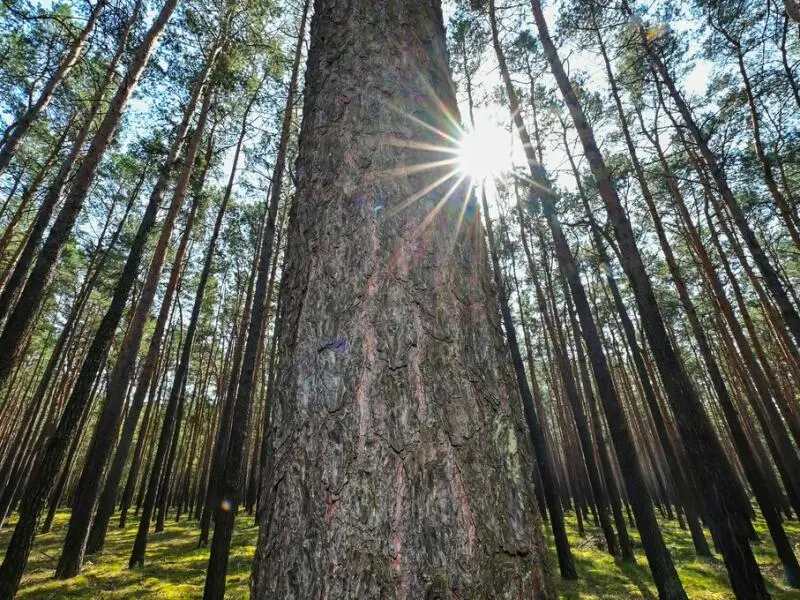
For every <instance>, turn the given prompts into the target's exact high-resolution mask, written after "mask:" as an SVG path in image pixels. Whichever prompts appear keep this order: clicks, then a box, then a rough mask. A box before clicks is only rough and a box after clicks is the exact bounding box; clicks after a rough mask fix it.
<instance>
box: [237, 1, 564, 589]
mask: <svg viewBox="0 0 800 600" xmlns="http://www.w3.org/2000/svg"><path fill="white" fill-rule="evenodd" d="M311 40H312V41H311V52H310V56H309V69H308V75H307V78H308V79H307V89H306V98H305V115H304V117H305V118H304V126H303V131H302V134H301V139H300V155H299V159H298V165H299V169H298V171H299V172H298V175H299V177H298V195H297V199H296V203H295V209H294V211H293V214H292V216H291V218H290V231H289V236H290V237H289V246H288V254H287V256H288V258H287V267H286V277H285V279H284V282H285V289H284V294H285V295H286V296H285V302H283V304H282V306H283V316H282V327H281V340H280V343H279V351H281V352H282V353H283V358H282V363H281V364H282V368H281V372H280V375H279V379H280V381H279V385H278V387H277V389H278V390H279V393H278V395H277V398H276V404H275V406H274V408H273V413H272V416H273V423H272V425H271V427H270V430H269V432H268V435H269V436H270V452H269V455H268V460H267V464H266V465H265V469H264V477H265V481H264V486H263V498H262V502H261V503H260V510H261V511H263V514H262V518H261V532H260V536H259V543H258V548H257V553H256V560H255V564H254V566H253V582H252V586H253V588H252V589H253V595H254V597H256V598H268V597H269V598H272V597H292V598H312V597H313V598H317V597H320V596H322V597H326V596H327V597H334V598H344V597H398V598H426V597H427V598H437V597H446V595H450V594H451V595H454V596H460V597H512V596H513V597H517V596H519V597H526V598H541V597H550V596H551V591H550V590H551V584H550V575H549V573H548V572H547V569H546V567H545V566H544V547H543V544H542V537H541V532H540V529H539V521H538V511H537V510H536V506H535V496H534V492H533V486H532V485H531V481H532V480H531V477H530V473H531V469H532V464H531V460H530V455H529V451H528V448H527V443H526V442H525V435H524V433H523V432H524V429H523V428H522V416H521V411H520V403H519V399H518V398H517V394H516V389H515V386H514V385H513V383H512V382H513V380H512V377H513V376H512V375H511V373H510V370H509V365H508V357H507V354H506V351H505V350H504V348H503V345H502V340H501V337H500V336H501V334H500V331H499V329H498V326H497V323H496V319H497V315H498V314H499V311H498V308H497V305H496V302H495V301H494V299H493V297H492V295H493V292H492V290H491V281H490V278H489V272H488V264H487V262H486V249H485V246H484V244H483V240H482V231H481V227H480V223H479V222H478V221H476V219H475V218H476V213H477V207H476V206H475V205H474V203H473V201H472V200H469V199H468V189H467V187H466V186H465V185H463V184H461V185H460V186H459V185H457V181H456V180H457V179H458V177H457V175H456V174H455V172H451V181H443V180H442V178H443V177H444V178H445V179H446V178H447V173H445V170H449V169H450V166H448V165H445V166H441V165H440V166H439V167H438V168H431V169H429V170H427V171H422V172H413V171H412V172H406V171H405V170H404V169H403V167H404V166H408V165H413V164H415V163H421V162H429V161H433V162H436V161H441V160H446V159H447V157H448V156H452V152H453V151H454V150H455V149H454V148H453V149H451V150H450V151H448V150H446V149H444V150H442V151H425V150H423V149H420V148H416V149H415V148H413V147H414V146H416V145H417V143H419V144H422V145H423V146H427V145H429V144H434V145H441V144H442V143H443V142H444V141H445V140H444V138H443V137H441V136H440V135H438V134H437V133H435V132H434V131H433V130H432V129H430V128H428V127H426V125H430V126H431V127H433V128H435V129H437V130H440V131H442V133H446V134H447V135H453V134H454V133H455V132H454V127H453V126H452V123H451V122H450V121H449V119H450V118H452V117H453V116H455V115H456V114H457V108H456V102H455V98H454V94H453V90H452V84H451V81H450V77H449V74H448V68H447V58H446V51H445V43H444V27H443V23H442V16H441V12H440V8H439V3H438V2H431V3H419V2H412V1H411V0H382V1H378V2H375V1H370V2H366V1H364V0H358V1H356V2H353V3H347V4H345V3H339V2H332V1H330V0H318V1H317V2H316V5H315V13H314V20H313V23H312V35H311ZM400 140H403V142H401V141H400ZM404 142H405V143H406V145H407V146H412V148H411V149H409V150H407V151H403V150H400V149H399V148H398V145H399V144H402V143H404ZM450 164H451V165H452V162H450ZM396 169H399V171H395V170H396ZM381 172H383V173H387V172H394V173H395V175H394V176H384V177H378V176H376V175H377V174H378V173H381ZM437 180H440V185H439V186H438V187H437V186H436V181H437ZM454 184H455V185H454ZM434 220H435V221H434Z"/></svg>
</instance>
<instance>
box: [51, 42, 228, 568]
mask: <svg viewBox="0 0 800 600" xmlns="http://www.w3.org/2000/svg"><path fill="white" fill-rule="evenodd" d="M214 56H215V54H212V59H209V61H208V62H211V63H213V57H214ZM211 68H212V67H210V66H207V68H206V69H205V71H204V72H203V74H202V76H201V78H200V81H199V84H198V88H199V89H200V90H205V85H204V83H205V80H206V78H207V75H208V72H209V71H210V69H211ZM204 94H205V97H204V100H203V106H202V108H201V110H200V114H199V116H198V123H197V127H196V129H195V132H194V133H193V135H192V137H191V139H190V141H189V143H188V146H187V149H186V156H185V159H184V165H183V168H182V169H181V174H180V177H179V178H178V181H177V184H176V187H175V191H174V193H173V197H172V202H171V204H170V206H169V210H168V211H167V214H166V216H165V217H164V221H163V225H162V228H161V233H160V235H159V239H158V241H157V243H156V247H155V250H154V253H153V258H152V260H151V263H150V268H149V270H148V273H147V277H146V279H145V282H144V285H143V287H142V292H141V294H140V297H139V301H138V303H137V304H136V309H135V310H134V314H133V316H132V318H131V322H130V326H129V327H128V330H127V332H126V334H125V337H124V339H123V341H122V344H121V351H120V355H119V357H118V358H117V362H116V364H115V366H114V368H113V369H112V371H111V375H110V377H109V383H108V386H107V389H106V401H105V404H104V405H103V407H102V410H101V412H100V415H99V416H98V419H97V424H96V425H95V433H94V436H93V438H92V441H91V444H90V446H89V451H88V453H87V459H86V463H85V464H84V467H83V472H82V473H81V478H80V480H79V482H78V487H77V490H76V494H75V502H74V503H73V505H72V513H71V516H70V522H69V527H68V529H67V535H66V537H65V539H64V545H63V548H62V552H61V558H60V559H59V563H58V566H57V567H56V577H57V578H59V579H68V578H70V577H74V576H76V575H77V574H78V573H79V572H80V568H81V564H82V563H83V555H84V552H85V550H86V540H87V537H88V535H89V527H90V525H91V517H92V513H93V511H94V509H95V506H96V504H97V499H98V495H99V493H100V486H101V484H102V477H103V473H104V471H105V467H106V462H107V460H108V457H109V454H111V451H112V450H113V447H114V444H115V443H116V441H117V433H118V431H119V426H120V419H121V418H122V408H123V405H124V401H125V391H126V389H127V388H128V385H129V383H130V379H131V377H132V376H133V371H134V367H135V364H136V356H137V355H138V353H139V347H140V345H141V341H142V336H143V335H144V327H145V324H146V322H147V318H148V316H149V314H150V307H151V305H152V303H153V298H154V297H155V294H156V289H157V287H158V283H159V281H160V279H161V272H162V270H163V266H164V261H165V259H166V254H167V249H168V247H169V240H170V237H171V235H172V229H173V227H174V225H175V220H176V219H177V217H178V212H179V210H180V207H181V205H182V204H183V200H184V198H185V197H186V190H187V189H188V186H189V178H190V176H191V173H192V170H193V168H194V163H195V158H196V157H197V151H198V149H199V147H200V142H201V140H202V137H203V130H204V128H205V123H206V120H207V118H208V113H209V110H210V107H211V92H210V90H205V92H204ZM190 106H191V104H190ZM198 202H199V200H198V198H197V196H195V198H194V202H193V205H192V208H191V210H190V212H189V215H188V218H187V222H186V227H185V229H184V233H183V238H182V239H181V242H180V244H179V247H178V251H177V255H176V257H175V261H176V262H177V263H181V262H182V261H183V255H184V253H185V252H186V247H187V246H188V243H189V237H190V236H191V231H192V227H193V224H194V218H195V215H196V214H197V203H198ZM176 282H177V276H176V277H175V281H172V282H171V283H173V284H174V283H176Z"/></svg>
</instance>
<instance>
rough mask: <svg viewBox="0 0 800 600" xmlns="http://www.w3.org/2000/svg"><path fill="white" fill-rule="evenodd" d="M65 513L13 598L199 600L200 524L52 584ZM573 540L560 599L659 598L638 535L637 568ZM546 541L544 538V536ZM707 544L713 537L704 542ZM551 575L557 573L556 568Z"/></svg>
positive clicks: (699, 586)
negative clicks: (141, 554)
mask: <svg viewBox="0 0 800 600" xmlns="http://www.w3.org/2000/svg"><path fill="white" fill-rule="evenodd" d="M68 516H69V514H68V512H66V511H62V512H59V513H58V515H57V516H56V520H55V522H54V525H53V531H52V532H51V533H48V534H46V535H40V536H38V537H37V539H36V545H35V547H34V550H33V553H32V554H31V557H30V561H29V563H28V569H27V571H26V573H25V576H24V578H23V580H22V587H21V588H20V592H19V594H18V598H19V599H20V600H24V599H27V600H33V599H36V600H39V599H47V598H54V599H61V598H71V599H72V598H83V599H87V600H88V599H92V600H100V599H103V600H104V599H108V598H159V599H160V598H164V599H178V598H198V597H200V596H202V592H203V581H204V579H205V569H206V562H207V560H208V549H206V548H197V547H196V546H197V523H196V522H187V521H182V522H181V523H177V524H176V523H174V522H170V523H168V524H167V529H166V531H164V532H163V533H160V534H151V535H150V541H149V544H148V548H147V557H146V562H145V566H144V567H143V568H142V569H136V570H133V571H132V570H129V569H128V568H127V562H128V556H129V553H130V549H131V546H132V545H133V538H134V536H135V535H136V524H137V521H136V519H135V518H132V519H131V520H130V523H129V525H128V527H127V528H126V529H125V530H119V529H117V528H115V527H114V528H112V529H110V530H109V532H108V537H107V540H106V547H105V550H104V551H103V552H102V553H101V554H98V555H97V556H92V557H89V558H88V559H87V561H86V563H85V564H84V568H83V572H82V573H81V575H80V576H79V577H76V578H74V579H71V580H69V581H68V582H64V581H58V580H55V579H53V578H52V575H53V571H54V569H55V566H56V559H57V558H58V554H59V552H60V551H61V545H60V543H61V540H62V539H63V536H64V532H65V529H66V526H67V522H68ZM13 526H14V521H13V520H12V521H11V522H10V523H9V524H8V526H7V527H6V528H4V529H3V531H2V532H0V545H1V546H0V547H1V548H2V549H3V550H4V549H5V546H6V544H7V543H8V538H9V537H10V535H11V531H12V529H13ZM662 526H663V531H664V536H665V539H666V541H667V544H668V546H669V548H670V550H671V552H672V556H673V557H674V559H675V562H676V564H677V567H678V570H679V572H680V576H681V580H682V581H683V584H684V586H685V588H686V592H687V594H688V595H689V598H691V599H692V600H728V599H732V598H733V594H732V593H731V591H730V588H729V587H728V578H727V575H726V573H725V567H724V565H723V564H722V562H721V561H720V560H719V559H716V558H715V559H711V560H704V559H697V558H695V557H694V553H693V550H692V543H691V538H690V536H689V533H688V532H687V531H681V530H680V529H679V528H678V525H677V523H676V522H675V521H668V522H663V523H662ZM567 527H568V531H569V534H570V541H571V543H572V546H573V553H574V556H575V561H576V566H577V569H578V573H579V575H580V579H579V580H578V581H577V582H563V581H561V580H559V581H558V582H557V583H558V589H559V596H560V598H562V599H565V600H576V599H581V600H595V599H605V598H625V599H626V600H627V599H646V600H656V599H657V597H658V595H657V593H656V589H655V586H654V585H653V581H652V579H651V577H650V571H649V570H648V568H647V561H646V559H645V557H644V553H643V551H642V549H641V546H640V544H639V539H638V536H637V535H636V533H635V532H632V534H633V536H634V542H635V544H636V556H637V561H636V564H626V563H622V562H621V561H619V560H615V559H614V558H612V557H611V556H609V555H608V554H607V553H605V552H603V551H602V550H600V549H598V548H597V547H596V541H597V540H598V539H600V537H599V536H600V532H599V530H597V529H595V528H593V527H591V526H589V527H587V537H586V538H580V537H578V535H577V530H576V527H575V521H574V518H573V517H572V516H570V517H568V519H567ZM756 529H757V531H758V533H759V535H760V536H761V538H762V540H763V541H762V542H761V543H759V544H754V546H753V548H754V550H755V552H756V556H757V558H758V561H759V564H760V565H761V567H762V571H763V572H764V575H765V576H766V577H767V581H768V584H769V587H770V592H771V593H772V597H773V598H774V599H775V600H791V599H793V598H795V599H796V598H798V597H800V594H798V592H797V590H790V588H788V587H787V586H786V585H785V584H784V583H783V581H782V571H781V567H780V564H779V563H778V559H777V557H776V556H775V551H774V549H773V548H772V545H771V544H770V541H769V535H768V533H767V531H766V525H765V524H764V522H763V521H762V520H759V521H758V522H756ZM786 529H787V532H788V533H789V535H790V537H791V539H792V542H793V543H794V544H795V548H796V551H797V552H798V553H800V548H798V547H797V544H798V542H799V541H800V525H799V524H798V523H797V522H796V521H790V522H787V523H786ZM545 534H546V535H547V532H546V533H545ZM256 536H257V528H256V527H255V526H254V525H253V519H252V518H251V517H247V516H241V517H240V518H239V519H238V520H237V532H236V533H235V535H234V539H233V547H232V552H231V559H230V564H229V568H228V588H227V594H226V598H231V599H236V598H247V597H248V587H247V583H248V578H249V576H250V560H251V558H252V556H253V552H254V551H255V543H256ZM709 539H710V538H709ZM550 553H551V561H552V563H553V565H555V550H554V549H553V547H552V545H551V548H550ZM554 568H555V566H554Z"/></svg>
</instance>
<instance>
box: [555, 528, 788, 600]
mask: <svg viewBox="0 0 800 600" xmlns="http://www.w3.org/2000/svg"><path fill="white" fill-rule="evenodd" d="M784 526H785V528H786V531H787V533H788V534H789V536H790V539H791V541H792V543H793V544H794V546H795V552H796V553H798V554H799V555H800V548H799V547H798V542H799V541H800V524H798V522H797V521H787V522H786V523H785V524H784ZM755 528H756V531H757V532H758V534H759V537H760V538H761V540H762V541H761V542H760V543H757V544H753V551H754V552H755V554H756V559H757V560H758V563H759V565H761V571H762V573H763V574H764V576H765V578H766V579H767V585H768V587H769V591H770V593H771V594H772V597H773V598H774V600H792V599H794V600H797V598H798V597H800V592H798V590H792V589H791V588H790V587H788V586H787V585H786V584H785V583H784V582H783V569H782V567H781V565H780V562H779V561H778V557H777V556H776V554H775V549H774V548H773V547H772V543H771V540H770V538H769V533H768V532H767V526H766V524H765V523H764V521H763V519H758V520H757V521H756V522H755ZM661 529H662V532H663V534H664V539H665V541H666V543H667V546H668V547H669V549H670V553H671V554H672V558H673V560H674V561H675V565H676V567H677V568H678V573H679V575H680V578H681V581H682V582H683V586H684V588H685V589H686V593H687V595H688V596H689V598H691V600H733V598H734V595H733V592H732V591H731V589H730V585H729V582H728V574H727V572H726V571H725V565H724V564H723V562H722V559H721V558H720V557H719V555H715V557H714V558H712V559H703V558H697V557H696V556H695V555H694V547H693V545H692V539H691V536H690V535H689V532H688V530H686V531H682V530H681V529H680V528H679V527H678V523H677V521H662V522H661ZM567 530H568V533H569V536H570V542H571V544H572V548H573V556H574V557H575V567H576V568H577V570H578V576H579V577H580V579H579V580H578V581H577V582H566V581H561V580H559V581H558V590H559V597H560V598H563V599H566V600H576V599H578V598H580V599H581V600H595V599H605V598H626V599H629V598H630V599H644V600H657V599H658V592H657V590H656V586H655V584H654V583H653V579H652V577H651V575H650V570H649V569H648V567H647V558H646V557H645V555H644V550H643V549H642V547H641V542H640V540H639V535H638V532H636V531H635V530H634V529H629V532H630V534H631V536H632V537H633V542H634V546H635V553H636V564H630V563H624V562H622V561H621V560H618V559H615V558H613V557H612V556H610V555H609V554H608V553H606V552H605V551H602V550H599V549H598V548H597V543H596V540H599V539H601V536H602V534H601V532H600V531H599V529H596V528H593V527H587V530H586V533H587V536H586V538H585V539H582V538H580V537H578V534H577V526H576V523H575V519H574V515H569V516H568V517H567ZM547 534H548V532H545V535H546V536H547ZM706 539H707V540H708V543H709V545H710V544H711V535H710V534H709V533H708V531H706ZM550 554H551V557H552V561H553V565H554V567H553V568H554V569H555V572H556V573H557V571H558V569H557V566H556V562H555V547H554V546H553V544H552V539H550Z"/></svg>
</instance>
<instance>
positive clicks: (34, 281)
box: [0, 0, 178, 600]
mask: <svg viewBox="0 0 800 600" xmlns="http://www.w3.org/2000/svg"><path fill="white" fill-rule="evenodd" d="M177 4H178V0H166V2H165V3H164V5H163V6H162V7H161V11H160V12H159V14H158V15H157V17H156V19H155V21H154V22H153V24H152V25H151V26H150V29H149V30H148V32H147V34H146V36H145V38H144V40H143V41H142V43H141V44H140V45H139V47H138V49H137V50H136V53H135V55H134V56H133V58H132V60H131V62H130V64H129V66H128V71H127V73H126V74H125V77H124V78H123V80H122V82H121V83H120V86H119V87H118V88H117V91H116V93H115V94H114V97H113V98H112V100H111V103H110V105H109V108H108V111H107V112H106V114H105V116H104V117H103V121H102V122H101V123H100V126H99V127H98V129H97V131H96V132H95V135H94V138H93V139H92V142H91V144H90V145H89V149H88V151H87V152H86V155H85V156H84V158H83V161H82V162H81V165H80V167H79V168H78V170H77V172H76V173H75V176H74V177H73V180H72V185H71V187H70V191H69V193H68V194H67V197H66V200H65V201H64V205H63V206H62V207H61V211H60V212H59V214H58V216H57V217H56V220H55V222H54V223H53V226H52V227H51V228H50V233H49V235H48V236H47V241H45V243H44V246H43V247H42V249H41V251H40V252H39V256H38V259H37V261H36V264H35V265H34V267H33V270H32V271H31V274H30V276H29V277H28V281H27V283H26V284H25V287H24V288H23V290H22V293H21V294H20V298H19V300H18V301H17V304H16V306H15V307H14V310H13V312H12V313H11V316H10V317H9V318H8V320H7V322H6V326H5V328H4V329H3V332H2V334H0V347H3V348H9V349H11V350H10V351H8V352H4V353H3V354H0V385H2V383H3V382H5V381H6V379H7V378H8V375H9V373H10V372H11V369H12V367H13V366H14V364H15V363H16V362H17V360H18V359H19V350H18V349H19V347H20V343H21V342H22V340H24V339H25V338H26V337H27V335H28V333H29V331H30V328H31V322H32V320H33V316H34V315H35V314H36V312H37V311H38V309H39V307H40V306H41V303H42V300H43V299H44V295H45V291H46V288H47V285H48V283H49V281H50V279H51V278H52V276H53V273H54V270H55V265H56V263H57V262H58V259H59V257H60V256H61V250H62V249H63V248H64V244H65V243H66V241H67V239H68V238H69V235H70V232H71V231H72V226H73V224H74V223H75V219H76V218H77V216H78V213H79V212H80V211H81V208H82V207H83V203H84V201H85V200H86V196H87V195H88V193H89V187H90V186H91V184H92V181H93V180H94V176H95V174H96V173H97V169H98V167H99V165H100V160H101V159H102V157H103V155H104V154H105V151H106V149H107V148H108V145H109V144H110V142H111V139H112V138H113V136H114V133H115V131H116V130H117V126H118V125H119V122H120V119H121V117H122V112H123V110H124V108H125V105H126V104H127V103H128V99H129V98H130V97H131V94H132V93H133V91H134V90H135V89H136V86H137V84H138V82H139V78H140V77H141V75H142V73H143V72H144V69H145V67H146V65H147V62H148V60H149V58H150V55H151V54H152V52H153V50H154V49H155V46H156V42H157V41H158V39H159V38H160V37H161V34H162V33H163V31H164V29H165V27H166V25H167V22H168V21H169V18H170V16H172V12H173V11H174V10H175V7H176V6H177ZM62 443H63V444H64V445H66V443H67V440H62ZM56 458H60V457H56ZM20 523H22V520H20ZM31 535H32V534H31ZM21 541H22V540H20V542H21ZM23 545H24V544H23ZM28 551H29V549H25V550H22V549H20V552H19V553H17V552H15V553H7V554H6V558H5V562H4V565H5V564H6V563H8V564H9V569H13V570H14V571H15V572H16V571H19V575H16V574H15V575H13V576H11V575H12V574H11V572H10V571H9V572H8V574H9V575H10V576H11V577H10V579H9V580H8V584H5V585H4V584H3V583H2V582H0V600H3V594H10V593H11V590H12V589H16V587H17V586H18V585H19V576H21V573H22V568H24V563H25V562H26V560H27V554H28ZM23 555H24V556H23ZM12 565H13V567H12ZM4 573H6V571H5V570H4V569H2V568H0V574H4Z"/></svg>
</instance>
